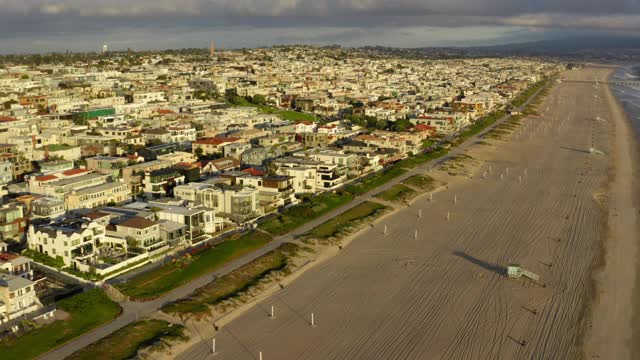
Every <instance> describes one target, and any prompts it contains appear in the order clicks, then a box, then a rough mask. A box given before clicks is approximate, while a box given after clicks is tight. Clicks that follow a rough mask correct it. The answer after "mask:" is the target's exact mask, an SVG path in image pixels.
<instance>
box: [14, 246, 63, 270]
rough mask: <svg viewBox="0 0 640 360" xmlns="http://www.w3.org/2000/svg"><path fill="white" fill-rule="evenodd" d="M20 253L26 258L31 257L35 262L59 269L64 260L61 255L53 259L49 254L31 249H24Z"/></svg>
mask: <svg viewBox="0 0 640 360" xmlns="http://www.w3.org/2000/svg"><path fill="white" fill-rule="evenodd" d="M22 255H24V256H26V257H28V258H31V259H32V260H33V261H35V262H38V263H41V264H44V265H47V266H51V267H54V268H56V269H61V268H62V267H64V261H63V260H62V257H58V258H55V259H54V258H52V257H51V256H49V255H46V254H43V253H40V252H37V251H34V250H31V249H26V250H24V251H22Z"/></svg>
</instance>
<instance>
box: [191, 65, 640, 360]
mask: <svg viewBox="0 0 640 360" xmlns="http://www.w3.org/2000/svg"><path fill="white" fill-rule="evenodd" d="M609 71H610V70H609V69H604V68H587V69H581V70H577V71H568V72H566V73H564V74H563V75H562V77H563V78H566V79H575V80H594V79H599V80H604V79H606V76H607V75H608V72H609ZM539 112H540V114H541V116H532V117H529V118H526V119H524V120H523V121H522V125H521V126H520V127H519V128H518V129H517V130H516V131H515V132H513V133H512V134H510V135H507V136H505V137H503V139H493V140H490V139H486V140H485V141H483V143H478V144H476V145H474V146H472V147H471V148H470V150H469V151H468V152H467V155H469V156H471V157H472V158H473V159H474V161H473V163H474V165H473V168H472V170H474V171H473V172H472V174H471V176H462V175H461V176H450V175H447V174H446V173H445V172H442V171H438V170H434V171H432V172H431V174H430V175H433V176H434V177H435V178H437V179H439V180H443V181H446V182H447V183H448V188H447V189H446V190H444V191H441V192H439V193H437V194H436V195H434V199H433V202H431V201H429V199H428V197H424V196H423V197H420V198H418V199H417V200H416V201H414V202H412V203H411V204H410V206H407V207H402V208H399V209H398V210H396V211H395V212H393V213H391V214H388V215H386V216H385V217H384V218H383V219H381V220H379V221H377V222H376V223H375V224H374V226H372V227H367V228H365V229H364V230H362V231H361V232H359V233H358V234H357V235H356V236H354V238H353V239H352V240H353V241H352V242H351V243H350V244H349V246H346V247H345V248H344V250H342V251H339V252H334V253H332V254H331V256H324V257H323V261H321V262H318V263H317V264H316V265H315V266H313V267H311V268H309V269H308V270H307V271H305V272H304V273H301V274H298V275H296V276H297V278H296V279H295V281H293V282H291V283H290V284H289V285H288V286H287V287H285V289H282V290H278V291H270V292H269V293H267V294H265V295H264V296H261V297H260V301H259V302H258V303H259V304H258V306H253V307H246V308H243V309H242V311H241V312H238V313H237V314H236V315H235V316H233V317H232V320H231V321H229V322H228V323H226V324H225V326H223V327H222V328H221V329H220V331H219V332H218V333H216V334H215V335H214V334H212V335H211V336H204V337H202V341H200V342H198V343H196V344H192V346H190V347H188V348H187V347H184V348H182V349H180V350H181V351H182V355H181V356H180V357H179V358H181V359H208V358H214V356H213V354H211V351H210V340H211V337H212V336H215V338H216V343H217V350H218V351H217V354H216V355H215V359H256V358H257V356H258V353H259V352H262V353H263V356H264V359H265V360H266V359H283V360H286V359H467V358H473V359H476V358H480V359H520V358H550V359H572V358H580V357H583V355H587V356H588V357H589V358H598V357H599V358H602V359H612V358H615V359H624V358H625V356H629V355H630V352H629V351H628V344H627V341H628V340H629V337H630V334H631V331H630V326H631V323H630V320H631V313H630V311H631V309H632V307H631V296H632V290H633V288H632V286H633V284H635V276H634V274H633V272H634V271H633V270H635V262H634V260H635V256H636V244H635V242H634V240H635V236H636V234H637V232H636V226H637V222H636V213H635V212H633V211H629V210H630V207H631V208H632V206H633V203H632V197H631V196H629V195H630V193H629V192H630V189H631V186H632V185H633V183H632V181H633V170H632V168H631V165H632V164H633V163H632V162H633V161H635V160H633V159H632V153H631V152H630V151H629V150H630V149H631V148H632V146H633V145H634V144H635V143H634V141H633V139H632V138H631V137H630V133H629V131H630V129H628V126H625V124H626V119H625V117H624V113H623V112H622V111H621V110H620V108H619V104H617V102H616V101H615V99H614V98H613V97H612V95H611V94H610V92H609V90H608V88H607V87H606V85H595V84H592V83H572V82H569V81H568V82H562V83H557V84H555V85H554V87H553V88H552V90H551V91H550V93H549V95H548V97H547V99H546V101H545V102H544V103H543V104H542V105H541V106H540V108H539ZM619 139H624V141H618V140H619ZM590 148H594V149H597V150H600V151H602V152H603V154H597V153H595V154H594V153H590V151H589V149H590ZM630 169H631V170H630ZM613 170H615V171H613ZM485 172H486V173H487V176H486V179H484V178H483V176H482V174H483V173H485ZM607 184H611V187H610V189H611V191H610V192H608V191H607ZM455 200H457V201H455ZM609 208H610V209H611V210H609ZM420 210H421V211H422V217H418V216H417V214H418V211H420ZM634 211H635V210H634ZM447 213H449V220H447V219H446V217H447ZM607 224H608V225H609V226H607ZM385 225H386V226H387V227H388V229H389V233H388V234H387V235H385V234H384V232H383V230H382V229H383V227H384V226H385ZM415 231H417V232H418V234H419V236H418V239H415V238H414V236H415ZM603 250H606V251H605V252H604V254H606V255H605V256H604V257H602V256H599V255H600V254H601V253H602V251H603ZM613 259H615V261H614V260H613ZM602 260H605V261H602ZM510 263H519V264H521V265H522V267H524V268H526V269H528V270H530V271H533V272H535V273H537V274H539V275H540V276H541V279H540V281H539V282H538V283H534V282H532V281H528V280H524V279H520V280H509V279H507V278H506V276H505V273H506V266H507V265H508V264H510ZM598 266H599V267H598ZM594 268H595V269H597V277H596V281H595V282H594V281H592V273H593V271H592V270H593V269H594ZM630 269H633V270H630ZM594 289H595V291H594ZM594 295H595V301H593V302H592V301H591V300H590V299H591V298H593V297H594ZM271 305H274V306H275V308H276V312H277V314H278V315H277V316H276V317H275V318H273V319H271V318H269V317H268V316H267V314H266V313H265V311H264V309H265V308H266V307H269V306H271ZM311 313H313V314H314V320H315V326H311V324H310V318H311ZM591 313H592V314H593V315H592V316H590V315H589V314H591ZM585 339H586V340H585ZM627 358H629V357H627Z"/></svg>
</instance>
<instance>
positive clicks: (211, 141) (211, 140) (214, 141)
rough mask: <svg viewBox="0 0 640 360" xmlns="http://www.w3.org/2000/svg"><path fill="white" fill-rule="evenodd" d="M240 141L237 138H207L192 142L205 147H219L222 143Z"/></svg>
mask: <svg viewBox="0 0 640 360" xmlns="http://www.w3.org/2000/svg"><path fill="white" fill-rule="evenodd" d="M238 140H240V139H239V138H234V137H218V138H209V139H200V140H196V141H194V144H206V145H220V144H224V143H231V142H236V141H238Z"/></svg>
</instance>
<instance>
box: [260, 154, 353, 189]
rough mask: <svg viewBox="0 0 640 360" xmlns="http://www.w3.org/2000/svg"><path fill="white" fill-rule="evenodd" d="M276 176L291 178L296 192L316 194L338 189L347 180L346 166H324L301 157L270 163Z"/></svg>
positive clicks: (321, 163)
mask: <svg viewBox="0 0 640 360" xmlns="http://www.w3.org/2000/svg"><path fill="white" fill-rule="evenodd" d="M271 164H272V166H273V167H274V168H275V169H276V174H278V175H286V176H291V177H292V178H293V179H292V181H293V187H294V189H295V191H296V192H300V193H304V192H312V193H314V192H317V191H324V190H331V189H335V188H337V187H339V186H340V185H342V184H343V183H344V182H345V181H346V180H347V172H348V168H347V166H346V165H339V164H325V163H323V162H321V161H317V160H313V159H310V158H306V157H302V156H287V157H283V158H279V159H275V160H273V161H272V162H271Z"/></svg>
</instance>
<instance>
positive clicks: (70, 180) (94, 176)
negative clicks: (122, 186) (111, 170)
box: [49, 173, 108, 186]
mask: <svg viewBox="0 0 640 360" xmlns="http://www.w3.org/2000/svg"><path fill="white" fill-rule="evenodd" d="M101 177H104V178H106V177H108V175H104V174H100V173H91V174H86V175H80V176H77V177H72V178H68V179H60V180H58V181H52V182H51V183H50V184H49V185H53V186H66V185H71V184H75V183H78V182H82V181H85V180H93V179H98V178H101Z"/></svg>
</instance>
